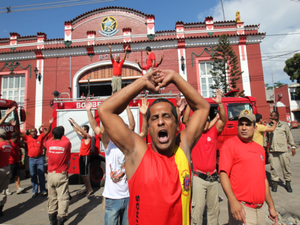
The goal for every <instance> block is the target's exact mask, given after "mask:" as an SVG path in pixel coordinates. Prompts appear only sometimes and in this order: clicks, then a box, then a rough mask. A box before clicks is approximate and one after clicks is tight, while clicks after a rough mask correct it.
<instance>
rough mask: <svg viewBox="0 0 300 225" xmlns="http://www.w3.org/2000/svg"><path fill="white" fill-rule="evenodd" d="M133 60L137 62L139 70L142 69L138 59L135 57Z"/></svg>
mask: <svg viewBox="0 0 300 225" xmlns="http://www.w3.org/2000/svg"><path fill="white" fill-rule="evenodd" d="M135 62H136V63H137V64H138V66H139V67H140V68H141V70H143V68H142V67H141V65H140V62H139V60H137V59H136V60H135Z"/></svg>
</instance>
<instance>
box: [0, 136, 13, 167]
mask: <svg viewBox="0 0 300 225" xmlns="http://www.w3.org/2000/svg"><path fill="white" fill-rule="evenodd" d="M11 149H12V147H11V145H10V143H9V142H6V141H1V142H0V168H2V167H4V166H7V165H8V164H9V156H10V153H11Z"/></svg>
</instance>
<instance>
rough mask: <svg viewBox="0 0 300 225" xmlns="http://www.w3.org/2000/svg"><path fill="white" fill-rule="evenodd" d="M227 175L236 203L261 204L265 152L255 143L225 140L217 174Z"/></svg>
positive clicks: (237, 139)
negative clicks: (224, 173) (222, 172)
mask: <svg viewBox="0 0 300 225" xmlns="http://www.w3.org/2000/svg"><path fill="white" fill-rule="evenodd" d="M221 171H224V172H226V173H227V175H228V177H229V180H230V184H231V188H232V191H233V193H234V195H235V197H236V198H237V200H238V201H244V202H247V203H251V204H262V203H264V201H265V200H266V184H265V179H266V170H265V151H264V149H263V147H262V146H260V145H259V144H257V143H255V142H253V141H252V142H248V143H244V142H242V141H241V140H240V139H239V138H238V136H235V137H233V138H230V139H227V140H226V141H225V142H224V143H223V145H222V148H221V155H220V160H219V172H221Z"/></svg>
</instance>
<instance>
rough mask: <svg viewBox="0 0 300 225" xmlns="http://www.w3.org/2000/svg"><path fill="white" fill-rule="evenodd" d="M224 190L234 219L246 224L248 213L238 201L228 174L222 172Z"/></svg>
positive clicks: (220, 175)
mask: <svg viewBox="0 0 300 225" xmlns="http://www.w3.org/2000/svg"><path fill="white" fill-rule="evenodd" d="M219 177H220V181H221V185H222V188H223V190H224V192H225V194H226V196H227V198H228V201H229V205H230V209H231V213H232V216H233V218H235V219H236V220H239V221H241V222H242V223H246V213H245V210H244V208H243V206H242V204H241V203H240V202H239V201H238V200H237V199H236V197H235V195H234V193H233V191H232V188H231V184H230V180H229V177H228V175H227V173H226V172H224V171H221V172H220V174H219Z"/></svg>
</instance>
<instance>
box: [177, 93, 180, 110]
mask: <svg viewBox="0 0 300 225" xmlns="http://www.w3.org/2000/svg"><path fill="white" fill-rule="evenodd" d="M180 105H181V97H180V95H177V97H176V106H177V107H178V108H179V106H180Z"/></svg>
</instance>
